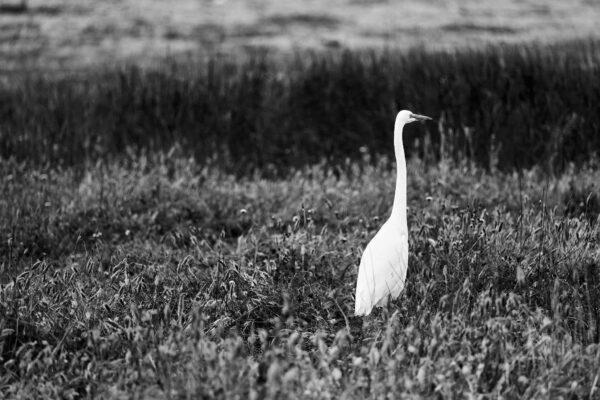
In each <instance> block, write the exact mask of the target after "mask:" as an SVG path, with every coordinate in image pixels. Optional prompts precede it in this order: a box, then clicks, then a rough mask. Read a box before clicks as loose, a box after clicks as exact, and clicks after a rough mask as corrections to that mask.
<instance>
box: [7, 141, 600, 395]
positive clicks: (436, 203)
mask: <svg viewBox="0 0 600 400" xmlns="http://www.w3.org/2000/svg"><path fill="white" fill-rule="evenodd" d="M179 151H180V150H178V149H176V148H175V149H173V150H172V151H171V152H170V153H168V154H162V155H161V154H156V153H147V154H142V155H138V156H132V157H130V158H129V159H128V160H127V161H109V162H97V163H96V164H92V165H89V167H88V169H87V171H86V172H85V173H84V174H81V172H80V170H79V169H76V168H71V167H69V168H65V167H53V168H50V169H48V168H34V167H32V166H31V165H25V164H24V163H21V162H17V161H15V160H14V159H12V160H4V161H3V162H2V163H1V164H0V168H1V169H2V171H0V172H1V175H2V176H4V177H5V179H3V180H2V181H1V183H0V185H1V187H0V189H1V190H2V192H3V193H5V194H6V195H5V196H3V198H2V200H1V201H2V203H1V204H2V206H1V207H0V221H2V222H1V226H0V229H1V234H2V242H1V243H0V254H1V257H2V258H1V260H0V263H1V264H0V265H1V266H2V269H3V271H2V274H1V276H2V277H3V283H2V285H1V286H0V315H1V316H2V317H0V354H1V357H2V359H1V360H0V369H1V371H2V372H1V373H0V395H1V396H2V397H8V398H35V397H53V398H57V397H64V398H79V397H103V398H119V397H134V398H140V397H144V398H282V397H283V398H319V399H321V398H340V397H343V398H380V397H389V396H391V397H396V398H398V397H406V396H412V397H449V398H454V397H462V396H464V395H469V394H470V395H473V396H485V395H489V396H493V397H497V396H503V397H505V398H506V397H507V398H515V397H529V398H539V397H553V398H554V397H559V396H565V397H566V396H570V397H574V396H575V397H577V398H594V397H596V396H598V390H600V389H599V387H598V385H599V383H598V379H599V375H598V371H599V370H600V347H599V346H598V342H599V335H600V306H599V304H598V298H599V297H600V283H599V282H600V272H599V270H598V266H599V264H598V262H599V259H600V255H599V253H598V249H599V248H600V247H599V242H600V224H599V222H600V221H599V220H598V213H599V211H600V201H599V199H600V192H599V191H598V186H597V182H599V181H600V176H599V174H598V169H597V165H595V164H589V163H588V165H587V166H586V167H584V168H575V167H574V166H572V167H570V168H569V169H568V170H566V171H565V172H564V173H563V174H559V175H557V176H554V177H551V176H550V175H548V174H546V173H544V172H542V170H541V169H540V168H533V169H529V170H523V171H521V172H514V173H511V174H502V173H496V174H493V175H492V174H489V173H487V172H485V170H484V169H481V168H479V167H476V166H473V165H468V163H463V164H455V163H453V162H451V161H448V160H443V161H441V162H440V163H437V164H435V165H433V166H431V165H430V166H427V165H426V164H425V163H423V162H422V161H419V160H418V159H415V158H413V159H412V160H410V162H409V168H408V171H409V192H408V193H409V206H410V211H409V217H408V218H409V229H410V248H411V252H410V258H409V263H410V265H409V273H408V283H407V288H406V290H405V292H404V293H403V294H402V296H401V297H400V299H399V300H397V301H395V302H394V303H393V304H392V305H391V306H389V308H387V309H384V310H379V311H377V312H376V313H375V314H374V315H373V316H370V317H368V318H364V319H362V318H354V317H353V316H352V310H353V289H354V282H355V279H356V273H357V271H356V266H357V264H358V260H359V257H360V253H361V248H363V246H364V245H365V244H366V243H367V241H368V240H369V238H370V237H371V236H372V235H373V234H374V233H375V231H376V229H377V228H378V226H379V225H380V224H381V222H382V220H383V219H384V218H387V215H388V212H389V209H390V207H391V201H392V192H393V187H394V186H393V185H394V182H393V179H394V173H393V164H392V163H391V162H389V161H388V160H387V159H386V158H385V157H379V158H377V159H370V158H369V155H368V154H364V155H363V159H362V160H360V161H356V162H352V161H348V164H347V165H345V166H344V168H341V169H340V168H334V167H328V166H327V165H326V164H325V163H321V164H316V165H313V166H308V167H303V168H300V169H293V170H291V171H289V173H288V175H286V176H284V177H282V178H280V179H275V178H268V179H267V178H265V177H264V176H261V175H260V174H258V173H255V174H254V175H251V176H246V177H241V178H240V177H236V176H234V175H231V174H227V173H224V172H223V171H222V170H221V169H219V168H214V167H210V166H206V165H203V164H198V163H197V162H195V161H194V160H193V159H190V158H187V157H184V156H183V155H182V154H181V153H180V152H179Z"/></svg>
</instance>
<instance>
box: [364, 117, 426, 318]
mask: <svg viewBox="0 0 600 400" xmlns="http://www.w3.org/2000/svg"><path fill="white" fill-rule="evenodd" d="M428 119H431V118H429V117H426V116H424V115H419V114H413V113H412V112H410V111H407V110H402V111H400V112H399V113H398V115H397V116H396V123H395V125H394V151H395V153H396V170H397V172H396V191H395V194H394V203H393V205H392V213H391V215H390V217H389V219H388V220H387V221H386V222H385V223H384V224H383V225H382V226H381V228H380V229H379V231H378V232H377V234H376V235H375V236H374V237H373V239H371V241H370V242H369V244H368V245H367V247H366V248H365V251H364V252H363V255H362V258H361V260H360V267H359V268H358V279H357V281H356V298H355V302H356V304H355V308H354V315H369V314H370V313H371V310H373V307H375V306H384V305H386V304H387V302H388V299H389V298H390V297H391V298H392V300H393V299H396V298H397V297H398V296H399V295H400V293H401V292H402V289H404V282H405V280H406V270H407V269H408V225H407V222H406V158H405V157H404V146H403V144H402V129H403V128H404V125H406V124H409V123H411V122H414V121H425V120H428Z"/></svg>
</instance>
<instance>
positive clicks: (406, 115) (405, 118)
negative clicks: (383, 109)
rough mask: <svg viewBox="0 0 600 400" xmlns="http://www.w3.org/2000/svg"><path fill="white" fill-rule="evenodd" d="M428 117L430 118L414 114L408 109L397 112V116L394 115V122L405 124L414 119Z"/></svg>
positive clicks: (418, 119)
mask: <svg viewBox="0 0 600 400" xmlns="http://www.w3.org/2000/svg"><path fill="white" fill-rule="evenodd" d="M428 119H431V118H429V117H426V116H425V115H419V114H415V113H413V112H411V111H408V110H402V111H400V112H399V113H398V116H397V117H396V123H398V124H401V125H405V124H410V123H411V122H415V121H427V120H428Z"/></svg>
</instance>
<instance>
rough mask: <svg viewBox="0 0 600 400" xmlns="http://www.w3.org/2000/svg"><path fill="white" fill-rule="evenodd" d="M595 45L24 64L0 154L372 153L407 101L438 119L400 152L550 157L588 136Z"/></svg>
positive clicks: (575, 157) (567, 152) (510, 159)
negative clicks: (127, 64) (63, 69)
mask: <svg viewBox="0 0 600 400" xmlns="http://www.w3.org/2000/svg"><path fill="white" fill-rule="evenodd" d="M599 55H600V52H599V50H598V42H597V41H591V40H589V41H577V42H569V43H563V44H557V45H552V46H544V47H541V46H537V45H533V44H532V45H521V46H506V47H495V48H491V47H490V48H486V49H483V50H472V51H458V52H436V53H429V52H424V51H422V50H417V49H415V50H413V51H411V52H408V53H393V52H387V53H381V54H380V53H374V52H345V53H343V54H342V55H340V56H331V57H328V56H323V55H320V54H314V55H312V56H306V57H304V56H300V55H298V57H297V59H296V60H295V61H289V62H283V61H275V60H273V59H270V58H268V57H262V56H257V57H256V58H255V59H253V60H250V61H248V62H246V63H241V64H228V63H222V62H219V61H211V62H208V63H206V64H204V65H201V66H198V67H197V68H194V67H190V68H185V67H182V66H170V67H169V68H165V69H156V70H152V69H150V70H144V69H140V68H128V69H124V70H117V71H106V72H103V73H99V72H98V73H92V74H83V75H80V76H73V75H69V76H68V77H64V78H57V79H51V78H48V77H40V76H38V75H36V76H30V77H28V78H27V77H26V78H24V79H16V80H11V81H10V82H7V83H5V85H4V87H2V91H1V94H0V155H2V156H3V157H5V158H8V157H16V159H17V160H19V161H23V160H27V161H28V162H33V163H37V164H41V165H43V164H45V163H50V164H62V165H82V164H85V163H86V162H88V161H91V162H94V161H95V160H99V159H109V158H111V157H115V156H117V157H118V156H119V155H124V154H127V153H128V152H129V153H136V152H139V151H142V150H161V149H165V148H171V147H172V146H174V145H177V144H179V145H181V147H182V148H183V149H185V151H186V156H187V155H193V156H195V157H196V159H197V160H198V161H199V162H201V163H205V162H208V161H209V160H210V162H211V163H212V164H213V165H218V166H219V167H220V168H222V169H223V170H225V171H229V172H235V173H237V174H252V172H253V171H254V170H260V171H263V173H264V171H265V170H267V169H269V170H272V171H275V172H277V173H285V172H286V171H287V170H288V169H289V168H290V167H294V168H300V167H302V166H305V165H313V164H315V163H318V162H320V160H321V159H322V158H323V157H326V158H327V160H328V162H330V163H332V164H340V163H342V162H343V161H344V160H345V159H346V158H348V157H349V158H350V159H352V160H357V159H360V158H361V157H362V153H361V148H364V147H365V146H366V147H367V149H368V151H369V152H371V154H372V155H374V154H382V153H385V152H386V151H387V150H388V147H389V143H390V135H391V122H390V121H392V120H393V118H394V115H395V113H396V112H397V111H398V110H399V109H400V108H408V109H411V110H413V111H415V112H420V113H423V114H429V115H431V116H432V117H435V118H436V119H437V121H438V122H437V124H429V125H427V126H426V128H425V129H424V130H423V131H422V132H423V133H422V134H421V135H418V136H417V135H414V134H410V133H409V134H407V137H406V141H405V142H406V144H407V147H408V149H407V152H408V154H409V155H412V154H417V155H419V156H420V157H421V158H426V159H433V160H439V159H440V158H441V157H450V158H452V159H454V160H456V161H460V160H464V159H470V160H472V161H474V162H476V163H477V164H478V165H480V166H483V167H485V168H488V169H490V170H494V169H501V170H504V171H510V170H515V169H517V170H518V169H520V168H530V167H532V166H534V165H544V166H545V167H546V169H547V170H548V171H550V172H554V171H561V170H562V169H563V168H565V167H566V166H567V165H568V164H569V163H570V162H575V163H576V164H577V165H581V163H583V162H585V161H586V160H588V159H589V158H590V157H594V156H595V155H597V149H598V148H600V136H598V135H597V132H598V130H599V129H600V109H599V104H600V86H599V85H600V83H599V82H600V79H598V78H599V74H600V63H599V61H598V60H599ZM442 153H444V154H442Z"/></svg>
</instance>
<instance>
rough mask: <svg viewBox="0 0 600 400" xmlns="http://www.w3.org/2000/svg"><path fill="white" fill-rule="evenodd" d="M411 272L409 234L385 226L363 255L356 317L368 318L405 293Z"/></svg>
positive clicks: (357, 292)
mask: <svg viewBox="0 0 600 400" xmlns="http://www.w3.org/2000/svg"><path fill="white" fill-rule="evenodd" d="M407 269H408V233H407V231H406V229H402V228H401V227H399V226H396V225H394V224H391V223H390V222H389V221H388V222H386V223H385V224H384V225H383V226H382V227H381V229H380V230H379V232H377V234H376V235H375V237H374V238H373V239H372V240H371V242H369V244H368V245H367V247H366V249H365V251H364V252H363V255H362V258H361V261H360V267H359V270H358V279H357V281H356V299H355V301H356V305H355V310H354V314H355V315H368V314H370V313H371V310H372V309H373V307H375V306H377V305H385V304H386V303H387V300H388V298H389V296H391V297H392V299H395V298H396V297H398V296H399V295H400V293H401V292H402V289H404V283H405V280H406V270H407Z"/></svg>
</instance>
